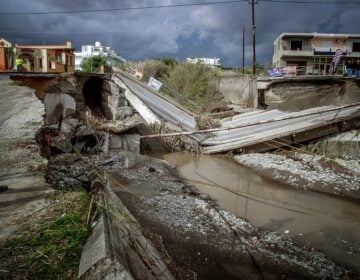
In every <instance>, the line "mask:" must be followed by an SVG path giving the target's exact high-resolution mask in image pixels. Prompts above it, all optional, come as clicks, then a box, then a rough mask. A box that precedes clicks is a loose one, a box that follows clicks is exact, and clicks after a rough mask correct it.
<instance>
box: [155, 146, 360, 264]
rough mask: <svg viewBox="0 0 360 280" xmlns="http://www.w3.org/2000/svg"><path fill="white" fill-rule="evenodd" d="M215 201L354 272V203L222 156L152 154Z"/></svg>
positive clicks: (359, 229)
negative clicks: (270, 176)
mask: <svg viewBox="0 0 360 280" xmlns="http://www.w3.org/2000/svg"><path fill="white" fill-rule="evenodd" d="M156 156H157V157H160V158H163V159H165V160H167V161H169V162H170V163H172V164H174V165H176V167H177V169H178V171H179V173H180V175H181V177H182V178H184V179H185V180H186V181H188V182H189V183H191V184H192V185H194V186H196V187H197V188H198V189H199V190H200V191H201V192H203V193H207V194H209V195H210V196H211V197H212V198H214V199H215V200H217V202H218V203H219V205H220V206H221V207H222V208H224V209H226V210H228V211H230V212H232V213H234V214H235V215H237V216H239V217H243V218H245V219H246V220H248V221H249V222H251V223H252V224H253V225H255V226H257V227H259V228H262V229H266V230H271V231H277V232H280V233H285V231H286V233H287V232H288V231H290V233H289V235H290V236H291V237H292V238H294V239H295V240H298V241H301V242H302V243H304V244H306V245H308V246H309V247H314V248H316V249H319V250H322V251H323V252H324V253H325V254H326V255H328V256H329V257H330V258H331V259H333V260H334V261H335V262H337V263H339V264H341V265H343V266H345V267H347V268H352V269H355V270H357V271H360V205H359V204H357V203H356V202H350V201H346V200H343V199H341V198H336V197H332V196H328V195H324V194H320V193H315V192H310V191H303V190H299V189H294V188H293V187H290V186H286V185H282V184H279V183H277V182H275V181H272V180H270V179H267V178H264V177H263V176H261V175H259V174H257V173H256V172H254V171H252V170H251V169H249V168H247V167H243V166H241V165H240V164H238V163H236V162H235V161H233V160H232V159H231V158H227V157H223V156H206V155H194V154H189V153H184V152H181V153H171V154H165V155H156Z"/></svg>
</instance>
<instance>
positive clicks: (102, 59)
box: [81, 55, 107, 73]
mask: <svg viewBox="0 0 360 280" xmlns="http://www.w3.org/2000/svg"><path fill="white" fill-rule="evenodd" d="M106 60H107V58H106V56H104V55H93V56H89V57H85V58H83V60H82V61H81V69H82V71H83V72H88V73H92V72H99V70H100V66H101V65H105V64H106Z"/></svg>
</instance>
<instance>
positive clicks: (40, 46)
mask: <svg viewBox="0 0 360 280" xmlns="http://www.w3.org/2000/svg"><path fill="white" fill-rule="evenodd" d="M15 48H21V49H53V50H57V49H69V50H74V48H73V47H72V42H70V41H68V42H66V43H65V44H64V45H20V44H15Z"/></svg>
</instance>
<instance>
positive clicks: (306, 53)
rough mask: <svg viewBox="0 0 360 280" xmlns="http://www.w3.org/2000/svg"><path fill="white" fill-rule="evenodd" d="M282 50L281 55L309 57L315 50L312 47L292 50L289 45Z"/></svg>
mask: <svg viewBox="0 0 360 280" xmlns="http://www.w3.org/2000/svg"><path fill="white" fill-rule="evenodd" d="M280 52H281V56H296V57H307V56H313V55H314V50H313V49H312V48H310V47H309V48H302V49H301V50H291V49H290V48H289V47H284V48H283V50H282V51H280Z"/></svg>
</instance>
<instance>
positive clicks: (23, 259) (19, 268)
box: [0, 192, 89, 279]
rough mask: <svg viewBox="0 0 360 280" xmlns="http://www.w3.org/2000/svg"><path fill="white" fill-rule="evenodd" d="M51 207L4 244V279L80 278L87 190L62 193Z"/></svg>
mask: <svg viewBox="0 0 360 280" xmlns="http://www.w3.org/2000/svg"><path fill="white" fill-rule="evenodd" d="M50 204H51V206H50V207H51V209H50V208H49V209H48V211H46V215H44V216H43V217H41V218H40V219H39V220H38V221H36V222H34V221H32V222H34V224H31V225H28V226H26V227H25V231H23V232H22V234H21V235H20V236H18V237H15V238H12V239H8V240H7V241H5V242H3V243H1V244H0V279H76V278H77V272H78V267H79V261H80V256H81V251H82V248H83V245H84V244H85V241H86V238H87V235H88V232H89V226H88V225H86V222H85V219H86V213H87V208H88V204H89V195H88V194H87V193H85V192H79V193H66V194H64V193H58V194H56V195H55V196H54V197H52V198H51V203H50Z"/></svg>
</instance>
